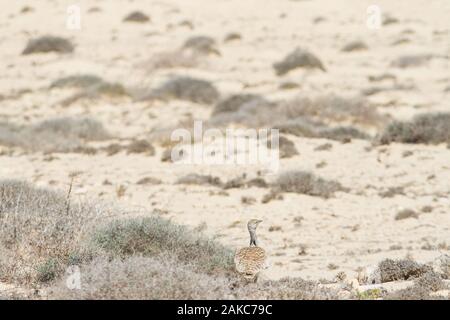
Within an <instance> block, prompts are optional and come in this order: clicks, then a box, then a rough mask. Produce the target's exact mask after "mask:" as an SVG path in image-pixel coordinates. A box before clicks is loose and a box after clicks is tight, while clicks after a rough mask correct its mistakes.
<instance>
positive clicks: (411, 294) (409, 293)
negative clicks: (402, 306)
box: [383, 285, 433, 300]
mask: <svg viewBox="0 0 450 320" xmlns="http://www.w3.org/2000/svg"><path fill="white" fill-rule="evenodd" d="M383 298H384V299H385V300H432V299H433V297H432V296H430V291H429V290H427V289H426V288H423V287H420V286H417V285H413V286H410V287H408V288H405V289H401V290H397V291H393V292H390V293H388V294H386V295H385V296H384V297H383Z"/></svg>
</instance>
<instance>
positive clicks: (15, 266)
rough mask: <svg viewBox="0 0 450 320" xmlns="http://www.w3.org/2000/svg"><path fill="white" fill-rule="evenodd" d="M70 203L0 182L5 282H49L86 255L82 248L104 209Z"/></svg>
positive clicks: (0, 262)
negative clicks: (83, 254) (87, 234)
mask: <svg viewBox="0 0 450 320" xmlns="http://www.w3.org/2000/svg"><path fill="white" fill-rule="evenodd" d="M69 201H70V198H68V197H67V196H66V195H64V194H60V193H56V192H53V191H50V190H47V189H40V188H34V187H32V186H30V185H29V184H27V183H24V182H20V181H15V180H1V181H0V243H1V247H2V249H1V250H0V275H1V276H0V277H1V280H2V281H7V282H19V283H25V284H30V283H32V282H36V281H50V280H52V279H53V278H54V277H56V276H57V275H59V274H60V273H61V272H62V270H64V267H65V266H67V265H68V264H70V263H71V262H74V261H75V260H77V259H79V258H80V257H81V256H82V253H83V250H82V248H81V247H80V246H79V243H80V242H82V241H83V239H84V238H85V236H86V232H87V231H88V230H89V229H90V228H91V227H92V225H93V222H94V221H95V220H96V219H98V218H99V217H100V216H101V214H103V213H104V209H103V208H102V207H101V206H100V205H94V204H89V203H78V202H72V203H70V202H69Z"/></svg>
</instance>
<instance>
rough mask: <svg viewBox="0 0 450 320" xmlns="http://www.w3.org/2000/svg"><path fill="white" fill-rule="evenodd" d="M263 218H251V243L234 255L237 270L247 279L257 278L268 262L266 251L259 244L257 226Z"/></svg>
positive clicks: (249, 226)
mask: <svg viewBox="0 0 450 320" xmlns="http://www.w3.org/2000/svg"><path fill="white" fill-rule="evenodd" d="M261 221H262V220H256V219H251V220H250V221H249V222H248V224H247V227H248V231H249V233H250V245H249V246H248V247H246V248H241V249H239V250H237V251H236V254H235V255H234V264H235V266H236V271H237V272H238V273H240V274H241V275H242V276H243V277H244V278H245V279H247V280H255V279H257V276H258V274H259V272H260V271H261V269H263V268H264V265H265V262H266V258H267V255H266V251H265V250H264V249H263V248H261V247H259V246H258V242H257V241H258V240H257V237H256V228H257V227H258V224H259V223H260V222H261Z"/></svg>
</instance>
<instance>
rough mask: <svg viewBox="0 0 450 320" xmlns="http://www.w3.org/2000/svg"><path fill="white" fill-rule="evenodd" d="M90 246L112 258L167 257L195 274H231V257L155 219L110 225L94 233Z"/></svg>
mask: <svg viewBox="0 0 450 320" xmlns="http://www.w3.org/2000/svg"><path fill="white" fill-rule="evenodd" d="M92 244H93V246H94V247H95V248H99V249H100V250H101V251H104V252H105V253H106V254H107V255H109V256H112V257H126V256H130V255H136V254H140V255H144V256H155V255H159V254H163V253H165V254H168V255H170V256H171V257H175V258H177V259H178V260H180V261H182V262H185V263H195V268H196V270H197V271H202V272H213V271H215V272H227V271H230V270H232V267H233V261H232V256H233V253H232V252H231V251H230V250H229V249H227V248H225V247H223V246H221V245H220V244H218V243H216V242H214V241H213V240H211V239H208V238H205V237H202V236H199V235H198V234H196V233H194V232H193V231H191V230H189V229H187V228H186V227H184V226H181V225H177V224H174V223H172V222H170V221H168V220H165V219H163V218H160V217H158V216H152V217H148V218H134V219H127V220H116V221H112V222H110V223H109V224H107V225H106V226H102V227H100V228H99V229H97V230H96V231H95V232H94V234H93V237H92Z"/></svg>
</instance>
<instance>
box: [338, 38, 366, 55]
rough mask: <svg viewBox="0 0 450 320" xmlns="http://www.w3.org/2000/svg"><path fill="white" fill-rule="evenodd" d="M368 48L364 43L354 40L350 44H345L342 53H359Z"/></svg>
mask: <svg viewBox="0 0 450 320" xmlns="http://www.w3.org/2000/svg"><path fill="white" fill-rule="evenodd" d="M367 49H368V46H367V44H366V43H365V42H363V41H361V40H355V41H352V42H349V43H347V44H346V45H345V46H344V47H343V48H342V49H341V51H342V52H352V51H361V50H367Z"/></svg>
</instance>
